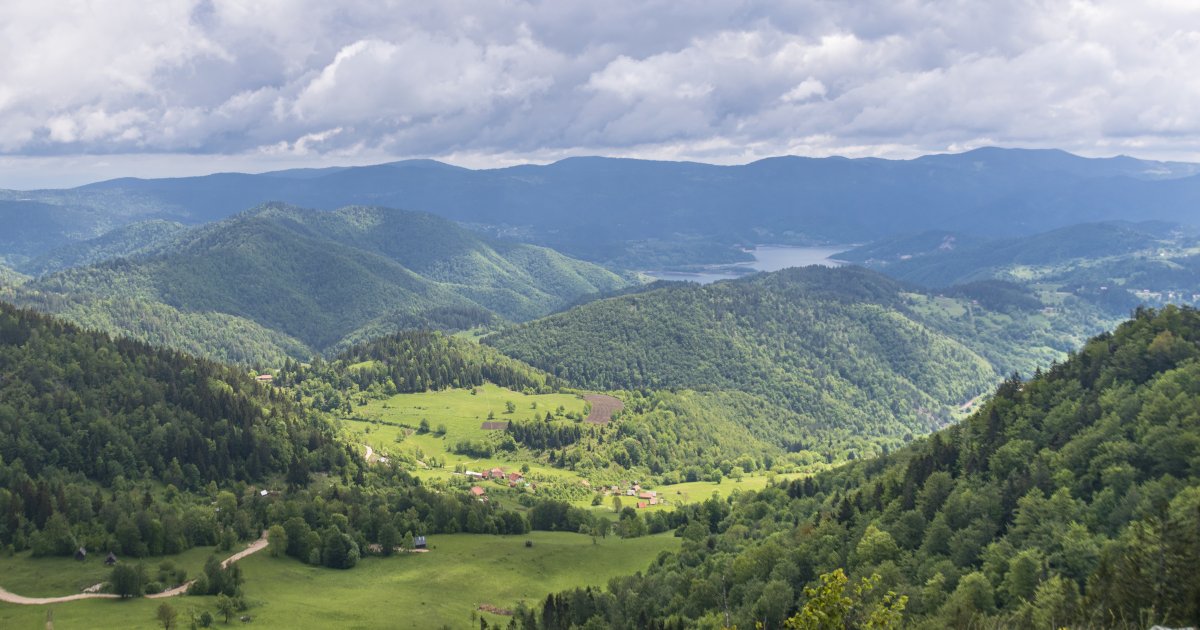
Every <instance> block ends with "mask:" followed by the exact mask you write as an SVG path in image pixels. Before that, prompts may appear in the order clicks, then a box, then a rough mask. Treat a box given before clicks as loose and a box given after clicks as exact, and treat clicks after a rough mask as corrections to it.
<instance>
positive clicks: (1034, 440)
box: [517, 307, 1200, 628]
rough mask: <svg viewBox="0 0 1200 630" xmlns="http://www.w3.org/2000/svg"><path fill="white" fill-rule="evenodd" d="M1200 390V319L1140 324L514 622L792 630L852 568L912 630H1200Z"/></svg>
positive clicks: (715, 520)
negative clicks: (899, 609) (930, 430)
mask: <svg viewBox="0 0 1200 630" xmlns="http://www.w3.org/2000/svg"><path fill="white" fill-rule="evenodd" d="M1198 384H1200V312H1197V311H1195V310H1191V309H1181V308H1176V307H1168V308H1165V309H1163V310H1162V311H1159V312H1155V311H1151V310H1145V311H1141V312H1139V313H1138V314H1137V317H1136V319H1135V320H1133V321H1131V322H1129V323H1127V324H1124V325H1122V326H1121V327H1120V328H1119V329H1117V330H1116V331H1115V332H1114V333H1112V334H1104V335H1101V336H1099V337H1097V338H1096V339H1095V340H1093V341H1092V342H1090V343H1088V344H1087V345H1086V346H1085V347H1084V348H1083V349H1082V350H1080V351H1079V352H1078V353H1077V354H1074V355H1073V356H1072V357H1071V358H1070V359H1069V360H1068V361H1066V362H1065V363H1061V364H1057V365H1055V366H1053V367H1051V368H1050V369H1049V370H1047V371H1046V372H1044V373H1039V374H1036V375H1035V376H1034V378H1033V379H1031V380H1029V381H1025V382H1022V381H1018V380H1010V381H1006V382H1005V383H1004V384H1002V385H1001V386H1000V387H999V388H998V389H997V390H996V392H995V394H994V395H993V397H992V399H991V401H990V402H989V403H988V404H987V405H986V406H985V407H984V408H983V409H981V410H980V411H979V412H978V413H976V414H974V415H973V416H972V417H971V418H970V419H968V420H967V421H965V422H963V423H961V424H959V425H957V426H955V427H952V428H949V429H946V430H944V431H942V432H939V433H937V434H935V435H934V436H932V437H931V438H928V439H925V440H921V441H920V442H917V443H915V444H913V445H911V446H909V447H907V448H905V449H903V450H901V451H898V452H895V453H892V454H890V455H887V456H884V457H881V458H879V459H876V460H872V461H864V462H857V463H855V464H852V465H849V466H846V467H842V468H839V469H837V470H834V471H831V472H828V473H824V474H821V475H818V476H816V477H812V478H806V479H802V480H796V481H792V482H789V483H787V484H783V485H781V486H779V487H775V488H770V489H768V490H765V491H763V492H759V493H753V492H751V493H744V494H742V495H740V496H737V497H734V498H732V499H730V500H729V502H728V503H727V504H726V505H721V504H719V503H715V504H713V505H711V506H706V508H705V509H704V510H702V511H700V513H699V514H696V515H693V517H692V519H691V524H690V525H688V526H687V527H685V528H681V533H682V535H683V537H684V538H685V542H684V548H683V550H682V551H681V552H680V553H679V554H678V555H677V556H673V557H669V558H664V559H662V560H661V561H660V562H659V563H658V564H657V565H656V566H654V567H652V568H651V570H650V571H649V572H648V573H647V574H645V575H638V576H633V577H629V578H624V579H617V580H613V581H612V582H611V583H610V584H609V590H608V591H607V592H605V593H600V592H597V591H590V592H576V593H564V594H562V595H559V596H552V597H551V598H550V599H549V600H547V601H546V602H545V605H544V606H535V607H534V608H533V609H531V610H530V611H529V612H526V613H522V614H519V615H518V617H517V619H518V621H519V623H520V624H521V626H522V627H527V628H551V627H567V626H569V625H570V623H575V624H579V625H583V624H584V623H585V622H588V621H589V620H590V621H591V623H592V624H593V625H595V626H597V627H599V626H604V627H612V628H652V627H664V628H665V627H672V628H674V627H721V626H729V625H731V624H733V623H735V624H737V626H738V627H752V626H754V624H755V623H756V622H762V623H763V624H764V627H767V628H778V627H780V626H781V624H782V622H783V621H784V619H785V618H787V617H789V616H791V615H793V614H794V613H796V612H797V611H798V610H799V609H800V608H801V607H802V606H805V605H809V608H810V609H811V608H812V607H813V606H816V607H817V608H818V609H820V608H821V607H822V606H827V608H826V610H835V609H837V608H839V607H838V606H832V607H828V606H829V605H830V602H827V601H826V602H820V601H810V600H809V597H810V596H807V595H804V594H802V593H804V588H805V587H806V586H811V585H813V584H814V583H816V582H818V580H817V576H818V575H821V574H829V573H831V572H833V571H835V570H837V569H839V568H840V569H844V570H846V571H847V572H848V573H849V574H850V576H851V578H852V581H857V579H858V578H859V577H862V576H871V575H872V574H876V575H878V576H879V580H880V581H879V583H878V585H877V586H876V588H875V589H874V591H873V592H872V593H871V594H870V595H868V596H866V597H865V598H864V599H865V600H866V603H870V602H871V601H877V600H878V599H879V598H880V597H881V596H882V594H883V593H884V592H885V591H894V592H895V593H897V594H898V595H903V596H906V597H907V610H906V611H905V613H904V615H905V625H907V626H910V627H919V628H946V627H955V628H965V627H980V628H986V627H1027V628H1059V627H1128V628H1144V627H1149V626H1151V625H1154V624H1156V623H1157V624H1164V625H1167V626H1186V625H1195V624H1196V623H1197V621H1198V620H1200V573H1197V572H1196V571H1195V567H1196V566H1197V565H1198V564H1200V537H1197V535H1196V532H1197V531H1198V530H1200V438H1198V437H1197V435H1198V434H1200V385H1198ZM697 517H699V518H697ZM851 592H852V591H851ZM851 592H848V594H850V593H851ZM851 603H852V602H851V601H850V600H847V602H846V604H847V606H849V605H850V604H851ZM855 606H856V607H855V608H854V609H853V610H850V611H849V612H850V614H851V616H853V614H854V611H855V610H857V611H860V612H861V611H862V610H863V609H864V608H865V606H864V608H858V607H857V603H855ZM567 620H569V623H568V621H567ZM863 621H864V620H863V619H861V618H860V619H858V621H857V622H858V623H861V622H863ZM804 627H808V626H804Z"/></svg>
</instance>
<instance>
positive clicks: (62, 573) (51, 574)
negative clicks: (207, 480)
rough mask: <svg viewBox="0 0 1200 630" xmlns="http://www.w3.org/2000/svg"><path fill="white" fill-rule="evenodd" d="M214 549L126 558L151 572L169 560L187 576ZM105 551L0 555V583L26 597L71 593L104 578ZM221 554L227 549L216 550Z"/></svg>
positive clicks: (107, 572)
mask: <svg viewBox="0 0 1200 630" xmlns="http://www.w3.org/2000/svg"><path fill="white" fill-rule="evenodd" d="M213 553H217V551H216V548H215V547H195V548H193V549H189V550H187V551H185V552H183V553H181V554H178V555H174V556H161V557H154V558H141V559H128V560H129V561H131V562H135V563H137V562H140V563H142V564H144V565H146V569H147V571H148V572H149V573H150V574H151V576H153V575H154V574H156V573H157V572H158V565H159V563H160V562H162V561H164V560H170V561H172V562H174V563H175V566H177V567H182V568H185V569H187V572H188V576H189V577H195V576H197V575H199V574H200V573H201V569H203V568H204V561H205V560H207V559H208V557H209V556H210V555H212V554H213ZM105 555H107V553H105V552H93V553H92V554H91V557H89V558H88V560H87V561H86V562H78V561H76V560H75V559H74V558H69V557H49V558H34V557H31V556H30V553H29V552H28V551H26V552H23V553H18V554H16V555H14V556H12V557H9V558H2V557H0V586H3V587H4V588H5V589H6V590H8V591H9V592H12V593H16V594H18V595H24V596H26V597H58V596H60V595H73V594H75V593H79V592H81V591H82V590H83V589H84V588H87V587H89V586H92V585H93V584H98V583H100V582H104V581H107V580H108V576H109V575H110V574H111V573H112V567H106V566H104V556H105ZM220 555H221V556H222V557H224V556H227V555H229V553H228V552H220Z"/></svg>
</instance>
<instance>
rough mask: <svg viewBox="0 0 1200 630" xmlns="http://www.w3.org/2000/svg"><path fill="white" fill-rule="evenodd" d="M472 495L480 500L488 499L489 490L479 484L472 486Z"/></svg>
mask: <svg viewBox="0 0 1200 630" xmlns="http://www.w3.org/2000/svg"><path fill="white" fill-rule="evenodd" d="M471 496H473V497H475V498H476V499H479V500H480V501H487V491H485V490H484V489H483V488H480V487H479V486H471Z"/></svg>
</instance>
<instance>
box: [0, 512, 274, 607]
mask: <svg viewBox="0 0 1200 630" xmlns="http://www.w3.org/2000/svg"><path fill="white" fill-rule="evenodd" d="M266 548H267V532H265V531H264V532H263V533H262V536H261V537H260V538H259V539H258V540H256V541H254V542H252V543H250V546H248V547H246V548H245V549H243V550H241V551H239V552H237V553H235V554H233V555H232V556H229V557H228V558H225V560H223V561H222V562H221V566H222V567H227V566H229V565H230V564H231V563H234V562H237V561H238V560H241V559H242V558H245V557H246V556H248V555H250V554H252V553H257V552H259V551H262V550H263V549H266ZM195 581H196V580H188V581H187V582H185V583H183V584H181V585H179V586H176V587H175V588H172V589H168V590H165V591H163V592H161V593H156V594H154V595H147V596H146V599H162V598H164V597H176V596H178V595H183V594H184V593H186V592H187V590H188V587H190V586H191V585H192V583H193V582H195ZM117 597H118V596H117V595H113V594H112V593H76V594H74V595H64V596H62V597H25V596H24V595H17V594H16V593H10V592H9V591H6V590H4V588H3V587H0V602H7V603H9V604H24V605H28V606H41V605H44V604H59V603H62V602H73V601H75V600H79V599H117Z"/></svg>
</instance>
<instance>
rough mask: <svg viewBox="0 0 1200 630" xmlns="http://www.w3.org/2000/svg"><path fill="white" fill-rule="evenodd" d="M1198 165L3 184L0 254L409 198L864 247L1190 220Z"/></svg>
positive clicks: (1003, 159) (408, 172)
mask: <svg viewBox="0 0 1200 630" xmlns="http://www.w3.org/2000/svg"><path fill="white" fill-rule="evenodd" d="M1198 172H1200V167H1197V165H1193V164H1184V163H1169V162H1153V161H1146V160H1137V159H1134V158H1128V157H1116V158H1107V159H1089V158H1082V157H1078V156H1075V155H1071V154H1068V153H1065V152H1061V151H1053V150H1018V149H996V148H986V149H977V150H974V151H968V152H966V153H959V154H946V155H929V156H924V157H920V158H916V159H912V160H882V159H874V158H865V159H846V158H836V157H834V158H820V159H814V158H799V157H780V158H770V159H765V160H760V161H757V162H753V163H750V164H745V165H739V166H716V165H709V164H699V163H690V162H655V161H646V160H629V159H609V158H570V159H566V160H562V161H560V162H556V163H553V164H548V165H544V166H540V165H521V166H513V167H508V168H499V169H485V170H470V169H465V168H459V167H455V166H451V165H447V164H442V163H439V162H434V161H428V160H416V161H405V162H395V163H389V164H380V165H375V166H362V167H351V168H331V169H300V170H291V171H278V172H272V173H263V174H257V175H250V174H240V173H221V174H214V175H208V176H202V177H183V178H167V179H133V178H125V179H116V180H110V181H105V182H99V183H95V184H90V185H87V186H82V187H79V188H74V189H70V190H41V191H0V219H2V220H4V221H5V222H6V223H7V224H9V225H11V226H13V227H12V230H11V231H10V234H11V235H13V236H10V237H9V238H8V239H4V240H0V254H3V255H4V256H5V257H6V259H7V260H8V262H9V264H10V266H14V267H15V268H17V269H18V270H19V271H23V270H24V268H23V267H22V265H24V264H25V263H26V262H27V261H28V260H29V259H31V258H36V257H37V256H38V255H40V254H42V253H45V252H46V251H48V250H50V249H53V248H55V247H60V246H61V245H63V244H64V243H66V242H70V241H73V240H83V239H86V238H93V237H96V236H100V235H101V234H103V233H105V232H107V231H110V230H111V229H113V228H114V227H118V226H119V225H122V224H125V223H133V222H138V221H144V220H148V219H162V220H168V221H178V222H182V223H188V224H197V223H207V222H211V221H216V220H220V219H223V218H226V217H229V216H231V215H233V214H235V213H238V212H241V211H242V210H244V209H246V208H249V207H253V206H256V205H259V204H262V203H265V202H269V201H281V202H287V203H291V204H296V205H300V206H304V207H311V208H318V209H326V210H333V209H336V208H339V207H342V206H346V205H372V206H391V207H401V208H410V209H414V210H422V211H427V212H432V213H435V214H438V215H440V216H443V217H446V218H449V219H453V220H455V221H459V222H463V223H465V224H467V225H469V226H471V227H473V228H474V229H478V230H481V231H486V232H490V233H492V234H495V235H503V236H508V237H514V238H518V239H522V240H527V241H530V242H535V243H539V244H543V245H547V246H550V247H554V248H555V249H558V250H560V251H563V252H564V253H567V254H569V255H572V256H575V257H579V258H583V259H586V260H592V261H601V262H608V263H613V264H618V265H621V266H625V267H635V268H636V267H646V266H652V265H662V264H667V265H671V264H689V263H697V262H705V263H713V262H728V261H733V260H739V259H744V257H745V254H744V253H741V252H740V250H738V249H736V248H735V247H733V246H735V245H745V244H753V243H763V242H774V243H810V242H834V243H847V242H859V243H861V242H867V241H871V240H875V239H879V238H883V237H889V236H892V235H895V234H900V233H915V232H920V231H924V230H930V229H939V230H951V231H961V232H965V233H969V234H986V235H993V236H1017V235H1023V234H1032V233H1036V232H1040V231H1045V230H1049V229H1053V228H1058V227H1063V226H1067V225H1071V224H1075V223H1081V222H1094V221H1103V220H1114V219H1127V218H1129V217H1131V216H1137V217H1139V218H1140V219H1142V220H1162V221H1173V222H1182V223H1194V222H1195V208H1196V207H1197V203H1198V202H1200V175H1197V173H1198Z"/></svg>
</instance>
